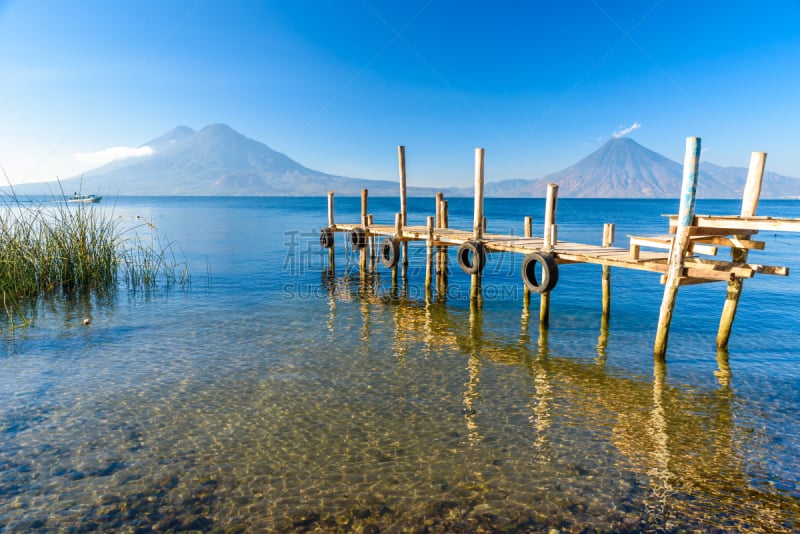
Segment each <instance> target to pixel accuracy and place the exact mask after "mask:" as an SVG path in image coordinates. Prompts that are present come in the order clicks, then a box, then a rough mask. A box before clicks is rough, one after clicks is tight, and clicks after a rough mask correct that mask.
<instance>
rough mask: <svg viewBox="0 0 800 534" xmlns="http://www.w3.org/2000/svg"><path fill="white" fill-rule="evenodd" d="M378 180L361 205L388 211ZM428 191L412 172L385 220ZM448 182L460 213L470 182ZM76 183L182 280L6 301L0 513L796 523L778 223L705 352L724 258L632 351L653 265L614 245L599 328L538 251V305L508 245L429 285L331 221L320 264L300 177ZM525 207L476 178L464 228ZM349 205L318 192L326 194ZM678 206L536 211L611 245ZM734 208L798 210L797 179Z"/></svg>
mask: <svg viewBox="0 0 800 534" xmlns="http://www.w3.org/2000/svg"><path fill="white" fill-rule="evenodd" d="M397 204H398V201H397V200H396V199H370V210H369V211H370V213H373V214H374V215H375V219H376V222H383V223H392V222H393V221H394V212H395V211H398V205H397ZM433 208H434V201H433V199H410V204H409V222H410V223H411V224H424V220H425V216H427V215H431V214H433ZM449 208H450V225H451V227H460V228H471V221H472V199H450V205H449ZM93 209H101V210H106V211H107V212H109V214H111V216H113V217H115V218H119V219H120V221H121V222H122V223H124V224H130V225H131V226H135V225H137V224H138V222H140V221H142V220H144V221H148V222H152V223H153V224H154V225H155V226H156V227H157V228H158V230H157V235H159V236H161V237H162V238H166V239H168V240H170V241H173V242H174V243H175V244H176V249H178V250H180V252H179V255H180V257H185V258H186V260H187V261H188V262H189V265H190V268H191V272H192V285H191V287H189V288H187V289H180V288H173V289H171V290H163V289H162V290H158V291H155V292H141V291H139V292H135V293H133V292H129V291H127V290H126V289H125V288H124V287H120V288H119V290H118V291H116V292H114V293H112V294H110V295H105V296H92V297H86V298H67V297H52V298H49V299H43V300H41V301H40V302H38V303H37V305H36V308H35V311H34V312H32V313H33V316H32V318H33V319H34V323H33V325H32V326H30V327H27V328H21V329H16V330H14V331H11V330H10V329H9V328H8V325H7V324H3V330H2V339H3V346H4V348H5V350H4V351H2V352H0V532H28V531H37V530H40V531H44V530H48V531H49V530H52V531H64V532H81V531H89V530H114V531H131V532H133V531H149V530H151V529H152V530H155V531H170V530H172V531H180V530H202V531H218V532H253V531H277V532H294V531H306V530H308V531H318V532H336V531H339V532H350V531H354V532H378V531H388V532H401V531H402V532H406V531H408V532H426V531H430V532H473V531H509V532H511V531H519V532H527V531H532V532H533V531H542V530H543V531H548V530H551V529H558V530H559V531H562V532H579V531H585V530H591V529H598V530H614V531H626V530H627V531H643V530H644V531H683V530H699V531H709V530H711V531H714V530H717V531H741V530H749V531H754V532H758V531H761V532H781V531H786V532H791V531H797V530H798V529H800V520H799V519H798V518H800V483H799V482H798V478H799V476H798V475H799V474H800V455H798V451H800V413H799V412H798V406H800V279H798V278H797V277H798V276H800V235H798V234H788V233H777V234H773V233H769V234H767V233H762V234H759V236H758V237H757V238H758V239H762V240H764V241H766V242H767V246H766V250H764V251H754V252H753V253H751V256H750V258H751V261H752V262H754V263H765V264H770V265H786V266H789V267H790V269H791V270H792V272H793V274H791V275H790V276H789V277H788V278H785V277H774V276H768V275H757V276H756V277H755V278H754V279H752V280H747V281H745V288H744V293H743V295H742V299H741V304H740V307H739V313H738V316H737V318H736V322H735V324H734V328H733V335H732V339H731V343H730V349H729V352H728V353H718V352H717V350H716V348H715V335H716V328H717V324H718V320H719V313H720V310H721V308H722V303H723V301H724V298H725V291H726V287H725V284H704V285H697V286H686V287H682V288H681V289H680V293H679V297H678V307H677V309H676V313H675V316H674V318H673V321H672V329H671V334H670V339H669V342H670V345H669V351H668V354H667V364H666V366H656V365H654V362H653V356H652V350H653V341H654V336H655V328H656V323H657V321H658V309H659V305H660V302H661V297H662V294H663V286H661V285H660V284H659V281H658V278H659V277H658V275H656V274H653V273H644V272H635V271H628V270H621V269H614V270H613V271H612V311H611V318H610V324H609V325H608V329H607V330H606V329H603V328H601V327H602V325H601V313H600V310H601V300H600V296H601V293H600V291H601V289H600V268H599V267H598V266H592V265H564V266H562V267H561V270H560V280H559V283H558V286H557V287H556V288H555V290H554V291H553V293H552V298H551V318H550V329H549V331H546V332H540V330H539V327H538V321H537V319H538V313H537V311H538V297H536V295H534V296H533V297H532V299H531V313H530V314H526V312H525V310H524V309H523V298H522V284H521V281H520V276H519V263H520V261H521V258H520V257H519V256H514V255H502V254H495V255H490V257H489V261H488V264H487V267H486V270H485V271H484V277H483V286H484V299H483V305H482V307H481V308H480V309H476V308H474V307H471V306H470V301H469V298H468V293H469V278H468V277H467V276H466V275H464V274H463V273H462V272H461V271H460V269H459V268H458V265H457V264H456V263H455V254H454V253H452V252H451V254H450V267H451V272H450V275H449V287H448V290H447V293H446V295H444V297H443V296H442V295H440V294H437V293H436V292H434V294H433V300H432V301H430V302H426V299H425V293H424V290H423V282H424V274H425V273H424V254H425V252H424V250H425V249H424V245H422V244H414V245H412V246H411V250H410V257H411V265H410V268H409V275H408V280H407V283H406V284H405V285H404V284H403V283H402V281H400V282H399V284H398V286H394V287H393V284H392V277H391V274H390V272H389V271H386V270H385V269H383V268H382V267H380V266H379V267H378V268H377V272H376V273H374V274H372V275H370V276H361V275H360V274H359V271H358V269H357V266H358V261H357V259H356V257H355V255H353V254H352V253H350V252H348V251H346V250H345V248H344V245H343V234H337V235H336V242H337V246H336V255H335V260H336V265H335V271H334V272H333V273H331V272H329V271H328V266H329V263H328V256H327V252H325V251H323V250H321V249H320V247H319V241H318V236H319V230H320V228H321V227H322V226H324V225H325V224H326V222H327V211H326V210H327V204H326V200H325V199H324V198H300V199H295V198H291V199H278V198H137V197H129V198H119V199H117V200H116V201H114V200H111V199H108V198H107V199H104V201H103V203H102V204H99V205H97V206H95V207H94V208H93ZM543 210H544V201H543V200H541V199H532V200H498V199H489V200H487V202H486V215H487V217H488V221H489V222H488V227H489V231H490V232H491V231H497V232H514V233H517V234H521V233H522V220H523V217H524V216H525V215H531V216H533V218H534V234H535V235H540V234H541V221H542V218H543ZM359 211H360V201H359V199H353V198H337V199H336V219H337V221H339V222H355V221H356V220H357V218H358V214H359ZM676 211H677V201H660V200H659V201H632V200H573V199H562V200H561V201H560V202H559V206H558V222H559V238H560V239H563V240H568V241H574V242H585V243H595V244H600V243H601V241H602V226H603V223H605V222H614V223H616V224H617V228H616V235H617V244H619V245H620V246H626V243H627V238H626V237H625V236H626V235H628V234H637V235H656V234H662V233H665V230H666V220H665V219H664V218H663V217H661V214H665V213H675V212H676ZM738 211H739V206H738V203H737V202H732V201H702V200H701V201H699V203H698V207H697V213H703V214H719V215H724V214H735V213H738ZM759 213H760V214H763V215H773V216H783V217H800V202H798V201H762V203H761V205H760V207H759ZM137 216H138V217H140V218H141V219H137V218H136V217H137ZM145 230H146V228H145V227H140V228H139V230H138V231H140V232H145ZM145 235H146V236H147V235H149V234H146V233H145ZM86 318H89V319H91V322H90V324H89V325H84V324H83V321H84V319H86Z"/></svg>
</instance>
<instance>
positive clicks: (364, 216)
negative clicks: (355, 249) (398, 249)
mask: <svg viewBox="0 0 800 534" xmlns="http://www.w3.org/2000/svg"><path fill="white" fill-rule="evenodd" d="M368 197H369V191H367V190H366V189H362V190H361V228H363V229H364V231H365V232H367V230H368V229H369V220H368V219H367V200H368ZM367 235H369V234H367ZM360 254H361V255H360V258H359V259H360V261H359V263H360V266H361V272H362V273H363V272H365V271H366V270H367V247H366V246H365V247H363V248H362V249H361V252H360Z"/></svg>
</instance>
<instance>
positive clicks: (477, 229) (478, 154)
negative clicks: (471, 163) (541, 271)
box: [469, 148, 484, 302]
mask: <svg viewBox="0 0 800 534" xmlns="http://www.w3.org/2000/svg"><path fill="white" fill-rule="evenodd" d="M483 169H484V149H482V148H476V149H475V212H474V217H473V224H472V239H474V240H475V241H480V240H481V239H483ZM473 261H476V262H480V259H479V258H478V257H475V258H473ZM481 275H482V273H481V272H480V271H479V272H478V273H477V274H473V275H472V279H471V281H470V290H469V295H470V300H472V301H476V302H479V301H480V300H481Z"/></svg>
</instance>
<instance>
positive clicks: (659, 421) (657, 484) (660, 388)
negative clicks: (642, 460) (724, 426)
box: [647, 360, 675, 513]
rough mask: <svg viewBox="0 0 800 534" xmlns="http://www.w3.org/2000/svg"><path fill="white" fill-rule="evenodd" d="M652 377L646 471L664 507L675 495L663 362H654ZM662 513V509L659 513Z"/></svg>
mask: <svg viewBox="0 0 800 534" xmlns="http://www.w3.org/2000/svg"><path fill="white" fill-rule="evenodd" d="M653 374H654V377H653V410H652V411H651V412H650V425H649V426H648V427H647V431H648V433H649V434H650V437H651V439H652V441H653V445H654V448H653V457H652V458H653V462H652V465H651V466H650V468H649V469H648V470H647V474H648V475H649V476H650V480H651V486H652V490H653V493H654V494H655V496H656V497H657V498H658V499H659V500H660V502H659V503H658V504H659V505H660V506H662V507H664V508H665V507H666V506H667V504H668V502H667V500H668V499H669V497H670V496H672V495H673V494H674V493H675V486H674V480H675V475H674V473H672V471H671V470H670V463H671V459H672V455H671V453H670V450H671V449H670V442H669V434H668V425H667V414H666V407H665V402H664V380H665V378H666V375H667V366H666V363H664V362H659V361H658V360H656V361H655V370H654V373H653ZM656 512H661V513H663V508H662V510H660V511H656Z"/></svg>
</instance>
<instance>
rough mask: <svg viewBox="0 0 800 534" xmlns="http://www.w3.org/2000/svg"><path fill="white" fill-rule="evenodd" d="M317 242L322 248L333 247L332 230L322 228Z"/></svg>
mask: <svg viewBox="0 0 800 534" xmlns="http://www.w3.org/2000/svg"><path fill="white" fill-rule="evenodd" d="M319 244H320V246H321V247H322V248H333V230H331V229H330V228H323V229H322V231H321V232H320V234H319Z"/></svg>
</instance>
